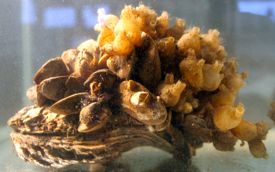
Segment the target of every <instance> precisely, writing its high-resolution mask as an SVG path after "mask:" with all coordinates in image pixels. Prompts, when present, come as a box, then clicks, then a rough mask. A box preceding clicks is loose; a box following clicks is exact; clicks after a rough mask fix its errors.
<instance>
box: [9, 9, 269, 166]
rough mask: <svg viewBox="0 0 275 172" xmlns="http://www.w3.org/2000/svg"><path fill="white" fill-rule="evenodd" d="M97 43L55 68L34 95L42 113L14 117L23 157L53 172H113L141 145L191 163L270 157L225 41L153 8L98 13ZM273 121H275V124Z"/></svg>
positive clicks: (41, 76) (38, 79)
mask: <svg viewBox="0 0 275 172" xmlns="http://www.w3.org/2000/svg"><path fill="white" fill-rule="evenodd" d="M98 19H99V23H98V24H97V25H96V27H95V29H96V30H97V31H98V32H99V35H98V37H97V40H96V41H95V40H93V39H91V40H87V41H85V42H83V43H81V44H80V45H79V46H78V47H77V48H74V49H69V50H66V51H64V52H63V53H62V54H61V56H60V57H55V58H52V59H50V60H49V61H47V62H46V63H45V64H44V65H43V66H42V67H41V68H40V69H39V70H38V71H37V73H36V74H35V76H34V86H33V87H31V88H30V89H29V90H28V92H27V96H28V97H29V99H30V100H31V101H32V102H33V104H34V105H33V106H29V107H25V108H23V109H22V110H20V111H19V112H18V113H16V115H15V116H13V117H12V118H10V120H9V121H8V124H9V125H10V126H11V127H12V128H13V129H14V132H13V133H12V134H11V138H12V140H13V143H14V145H15V148H16V151H17V153H18V155H19V156H20V157H21V158H22V159H24V160H26V161H30V162H33V163H36V164H39V165H42V166H46V167H50V166H51V167H64V166H66V165H70V164H76V163H105V162H107V161H110V160H113V159H115V158H117V157H118V156H119V155H120V154H121V153H123V152H125V151H127V150H130V149H132V148H134V147H137V146H143V145H149V146H155V147H158V148H160V149H163V150H165V151H168V152H170V153H172V154H173V155H174V156H175V157H176V158H180V159H182V160H184V161H188V162H189V161H190V158H191V156H192V154H194V152H195V150H196V148H198V147H201V146H202V144H203V143H204V142H212V143H213V145H214V147H215V148H216V149H218V150H221V151H232V150H234V145H235V143H236V141H237V140H242V141H244V142H247V143H248V145H249V149H250V151H251V153H252V155H253V156H255V157H257V158H266V157H267V153H266V148H265V146H264V144H263V141H262V140H263V139H265V136H266V134H267V132H268V126H267V125H266V124H265V123H252V122H249V121H247V120H245V119H243V116H244V112H245V108H244V105H243V104H241V103H238V102H236V96H237V94H238V92H239V90H240V88H241V87H242V86H243V85H244V79H245V78H246V74H245V73H239V72H238V70H237V62H236V59H234V58H228V55H227V53H226V51H225V48H224V47H223V45H222V44H221V40H220V33H219V32H218V31H217V30H215V29H214V30H209V31H208V32H207V33H201V30H200V28H198V27H192V28H186V27H185V21H184V20H183V19H176V22H175V24H174V25H173V26H170V24H169V20H170V19H169V15H168V13H167V12H162V14H161V15H160V16H158V14H157V13H156V12H155V11H154V10H152V9H150V8H149V7H147V6H145V5H140V6H137V7H132V6H125V8H124V9H123V10H122V11H121V14H120V16H119V17H118V16H115V15H111V14H108V15H106V14H104V13H103V12H102V11H101V10H99V18H98ZM273 116H274V115H273Z"/></svg>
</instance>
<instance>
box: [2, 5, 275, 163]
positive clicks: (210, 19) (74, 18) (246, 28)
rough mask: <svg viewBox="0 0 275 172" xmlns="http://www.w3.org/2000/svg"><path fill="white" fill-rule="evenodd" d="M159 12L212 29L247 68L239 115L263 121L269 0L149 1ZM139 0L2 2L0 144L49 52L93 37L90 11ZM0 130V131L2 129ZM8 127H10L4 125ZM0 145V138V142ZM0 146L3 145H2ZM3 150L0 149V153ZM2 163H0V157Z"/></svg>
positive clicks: (272, 93) (270, 73) (273, 40)
mask: <svg viewBox="0 0 275 172" xmlns="http://www.w3.org/2000/svg"><path fill="white" fill-rule="evenodd" d="M142 2H143V3H144V4H146V5H149V6H151V7H152V8H153V9H155V10H156V11H157V12H158V13H160V12H161V11H162V10H166V11H168V12H169V13H170V16H171V17H172V18H175V17H180V18H184V19H185V20H186V23H187V27H191V26H199V27H201V28H202V30H203V31H207V30H208V29H211V28H217V29H219V30H220V32H221V36H222V38H223V43H224V45H225V47H226V49H227V51H228V54H229V55H230V56H233V57H237V59H238V61H239V68H240V70H241V71H248V74H249V75H248V79H247V84H246V86H245V87H244V88H243V89H242V91H241V93H240V96H239V100H240V101H241V102H243V103H244V104H245V106H246V114H245V118H247V119H250V120H252V121H256V120H262V119H264V120H266V121H268V122H269V123H271V121H270V120H269V119H268V118H267V117H266V114H267V111H268V108H269V104H270V102H271V101H272V100H273V99H275V76H274V73H275V67H274V66H275V0H177V1H174V0H171V1H168V0H150V1H142ZM139 3H140V1H137V0H127V1H126V0H120V1H115V0H105V1H100V0H10V1H7V0H5V1H4V0H2V1H0V128H1V131H0V141H3V140H6V138H5V137H6V134H4V132H3V131H4V130H5V131H6V120H7V119H8V118H9V117H10V116H12V115H13V114H14V113H15V112H16V111H17V110H19V109H20V108H22V107H23V106H25V105H27V104H29V102H28V101H27V99H26V96H25V91H26V89H27V88H28V87H29V86H31V84H32V76H33V74H34V73H35V71H36V70H37V69H38V68H39V67H40V66H41V65H42V64H43V63H44V62H45V61H46V60H47V59H48V58H51V57H55V56H59V55H60V54H61V53H62V51H63V50H66V49H68V48H71V47H75V46H77V45H78V44H79V43H80V42H81V41H83V40H86V39H90V38H96V32H94V31H93V27H94V25H95V23H96V21H97V19H96V11H97V9H98V8H104V9H105V10H106V11H107V12H109V13H114V14H117V15H119V12H120V10H121V9H122V8H123V6H124V5H125V4H133V5H138V4H139ZM2 129H3V130H2ZM8 131H9V130H8ZM1 144H2V143H1ZM1 148H3V147H2V146H1ZM0 154H2V152H1V153H0ZM1 161H2V160H1Z"/></svg>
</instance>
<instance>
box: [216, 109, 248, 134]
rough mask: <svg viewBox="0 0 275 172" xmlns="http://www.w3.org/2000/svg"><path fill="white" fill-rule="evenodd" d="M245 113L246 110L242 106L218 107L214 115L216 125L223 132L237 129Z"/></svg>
mask: <svg viewBox="0 0 275 172" xmlns="http://www.w3.org/2000/svg"><path fill="white" fill-rule="evenodd" d="M244 111H245V109H244V107H243V105H242V104H239V105H237V106H236V107H234V106H228V105H225V106H221V107H217V108H216V109H215V110H214V114H213V120H214V124H215V126H216V127H217V128H218V129H219V130H221V131H227V130H230V129H232V128H235V127H237V126H238V125H239V124H240V122H241V121H242V116H243V114H244Z"/></svg>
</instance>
